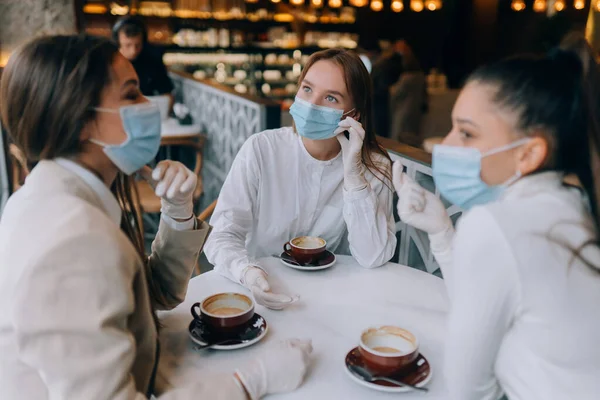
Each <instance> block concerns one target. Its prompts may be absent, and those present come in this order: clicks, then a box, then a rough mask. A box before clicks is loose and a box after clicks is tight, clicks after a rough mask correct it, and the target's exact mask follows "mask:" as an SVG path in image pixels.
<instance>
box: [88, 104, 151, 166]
mask: <svg viewBox="0 0 600 400" xmlns="http://www.w3.org/2000/svg"><path fill="white" fill-rule="evenodd" d="M94 110H96V111H99V112H109V113H115V114H116V113H119V114H120V115H121V121H122V123H123V128H124V129H125V133H126V134H127V139H125V141H124V142H123V143H121V144H117V145H112V144H107V143H104V142H101V141H99V140H96V139H90V142H92V143H95V144H97V145H99V146H102V147H103V149H104V153H105V154H106V155H107V156H108V158H109V159H110V160H111V161H112V162H113V163H114V164H115V165H116V166H117V168H119V170H121V171H122V172H124V173H125V174H127V175H131V174H133V173H134V172H136V171H138V170H140V169H141V168H142V167H143V166H144V165H146V164H148V163H149V162H150V161H152V160H154V157H156V154H157V153H158V149H159V147H160V126H161V125H160V124H161V119H160V110H159V108H158V106H157V105H156V104H154V103H143V104H135V105H132V106H123V107H120V108H119V109H118V110H115V109H112V108H95V109H94Z"/></svg>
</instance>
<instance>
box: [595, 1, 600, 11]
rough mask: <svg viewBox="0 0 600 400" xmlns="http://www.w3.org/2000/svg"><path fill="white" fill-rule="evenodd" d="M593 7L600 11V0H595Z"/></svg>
mask: <svg viewBox="0 0 600 400" xmlns="http://www.w3.org/2000/svg"><path fill="white" fill-rule="evenodd" d="M595 8H596V11H600V0H596V5H595Z"/></svg>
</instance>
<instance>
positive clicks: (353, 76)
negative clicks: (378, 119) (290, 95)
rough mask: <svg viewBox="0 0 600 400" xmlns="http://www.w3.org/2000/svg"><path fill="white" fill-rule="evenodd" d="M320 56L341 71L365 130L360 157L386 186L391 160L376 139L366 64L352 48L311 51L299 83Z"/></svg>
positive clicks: (389, 180)
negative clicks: (377, 158) (378, 158)
mask: <svg viewBox="0 0 600 400" xmlns="http://www.w3.org/2000/svg"><path fill="white" fill-rule="evenodd" d="M321 60H327V61H331V62H333V63H335V64H336V65H337V66H339V67H340V69H341V70H342V71H343V73H344V81H345V82H346V89H347V90H348V93H349V94H350V96H351V97H352V102H353V103H354V108H355V110H356V112H357V113H359V115H360V118H359V120H358V122H360V123H361V125H362V126H363V128H364V130H365V140H364V142H363V147H362V161H363V163H364V164H365V166H366V167H367V169H368V170H369V171H370V172H371V173H372V174H373V175H374V176H375V177H376V178H377V179H379V180H380V181H381V182H383V183H384V184H385V185H386V186H388V187H390V184H391V181H392V173H391V163H392V160H391V158H390V156H389V154H388V153H387V151H385V150H384V149H383V147H381V145H380V144H379V143H378V142H377V135H376V133H375V127H374V126H373V85H372V83H371V77H370V76H369V71H367V68H365V65H364V64H363V62H362V60H361V59H360V58H359V57H358V55H357V54H356V53H354V52H352V51H349V50H344V49H328V50H322V51H318V52H316V53H314V54H313V55H311V56H310V58H309V59H308V61H307V62H306V65H305V66H304V69H303V70H302V74H301V75H300V78H299V79H298V84H299V85H300V84H301V83H302V81H303V80H304V77H305V76H306V73H307V72H308V70H309V69H310V67H312V66H313V65H314V64H315V63H316V62H318V61H321ZM374 154H378V155H380V156H381V157H383V159H382V160H376V159H375V157H374ZM385 160H387V161H388V162H389V163H388V162H386V161H385Z"/></svg>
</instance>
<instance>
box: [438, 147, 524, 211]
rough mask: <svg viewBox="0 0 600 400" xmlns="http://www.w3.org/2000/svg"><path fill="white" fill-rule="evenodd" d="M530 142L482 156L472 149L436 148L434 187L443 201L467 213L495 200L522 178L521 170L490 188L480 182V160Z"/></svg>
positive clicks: (492, 151) (499, 148)
mask: <svg viewBox="0 0 600 400" xmlns="http://www.w3.org/2000/svg"><path fill="white" fill-rule="evenodd" d="M530 140H531V139H529V138H525V139H520V140H517V141H516V142H513V143H510V144H508V145H506V146H502V147H498V148H496V149H493V150H490V151H487V152H485V153H483V154H482V153H481V152H480V151H479V150H477V149H474V148H472V147H457V146H445V145H437V146H434V148H433V180H434V181H435V185H436V186H437V188H438V190H439V191H440V193H441V194H442V196H444V198H446V199H447V200H448V201H450V202H451V203H452V204H455V205H457V206H459V207H460V208H462V209H464V210H468V209H469V208H471V207H473V206H475V205H478V204H486V203H489V202H491V201H494V200H496V199H497V198H499V197H500V195H501V194H502V192H503V191H504V190H505V189H506V188H507V187H508V186H509V185H511V184H512V183H514V182H515V181H517V180H518V179H519V178H520V177H521V171H517V172H516V173H515V175H513V176H512V177H511V178H510V179H508V180H507V181H506V182H504V183H503V184H501V185H495V186H490V185H488V184H487V183H485V182H484V181H482V180H481V159H482V158H484V157H488V156H491V155H492V154H498V153H502V152H504V151H507V150H510V149H514V148H516V147H519V146H522V145H524V144H525V143H527V142H529V141H530Z"/></svg>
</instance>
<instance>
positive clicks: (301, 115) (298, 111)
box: [290, 96, 354, 140]
mask: <svg viewBox="0 0 600 400" xmlns="http://www.w3.org/2000/svg"><path fill="white" fill-rule="evenodd" d="M352 111H354V109H352V110H350V111H348V112H346V113H344V112H343V111H342V110H338V109H335V108H330V107H324V106H317V105H315V104H312V103H310V102H308V101H306V100H302V99H301V98H299V97H298V96H296V98H295V99H294V104H292V106H291V107H290V114H291V115H292V118H294V125H296V131H298V134H299V135H300V136H303V137H305V138H307V139H311V140H325V139H330V138H332V137H334V136H336V135H335V133H334V131H335V130H336V129H337V127H338V123H339V122H340V120H341V119H342V117H343V116H344V115H346V114H349V113H351V112H352Z"/></svg>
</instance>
